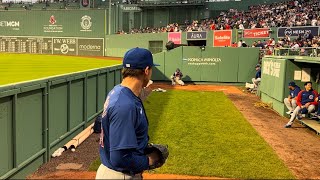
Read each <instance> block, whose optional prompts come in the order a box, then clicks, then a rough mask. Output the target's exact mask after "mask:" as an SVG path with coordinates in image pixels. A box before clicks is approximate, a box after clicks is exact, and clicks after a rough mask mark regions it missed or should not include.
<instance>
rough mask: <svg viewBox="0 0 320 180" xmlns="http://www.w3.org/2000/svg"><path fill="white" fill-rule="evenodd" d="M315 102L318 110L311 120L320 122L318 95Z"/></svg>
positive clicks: (319, 95)
mask: <svg viewBox="0 0 320 180" xmlns="http://www.w3.org/2000/svg"><path fill="white" fill-rule="evenodd" d="M316 102H317V103H318V109H317V112H316V113H315V114H314V115H313V116H312V117H311V119H315V120H320V94H318V97H317V98H316Z"/></svg>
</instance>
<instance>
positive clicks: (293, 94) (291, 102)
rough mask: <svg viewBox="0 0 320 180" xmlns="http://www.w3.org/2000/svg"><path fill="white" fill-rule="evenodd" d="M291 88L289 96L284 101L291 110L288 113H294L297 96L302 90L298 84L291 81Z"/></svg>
mask: <svg viewBox="0 0 320 180" xmlns="http://www.w3.org/2000/svg"><path fill="white" fill-rule="evenodd" d="M289 89H290V92H289V96H288V97H287V98H285V99H284V100H283V102H284V104H285V105H286V106H287V108H288V110H289V111H288V112H286V113H287V114H289V115H290V114H291V113H293V110H294V109H295V108H296V107H297V96H298V94H299V92H300V91H301V90H300V87H299V86H297V85H296V83H294V82H290V83H289Z"/></svg>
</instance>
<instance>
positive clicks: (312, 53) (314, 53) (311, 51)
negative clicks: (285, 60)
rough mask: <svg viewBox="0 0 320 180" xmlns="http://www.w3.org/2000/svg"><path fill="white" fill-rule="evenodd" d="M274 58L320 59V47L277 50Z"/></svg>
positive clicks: (274, 51) (274, 52)
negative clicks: (301, 57)
mask: <svg viewBox="0 0 320 180" xmlns="http://www.w3.org/2000/svg"><path fill="white" fill-rule="evenodd" d="M273 55H274V56H309V57H320V47H316V48H315V47H301V48H280V49H278V48H275V49H274V50H273Z"/></svg>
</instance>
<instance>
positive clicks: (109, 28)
mask: <svg viewBox="0 0 320 180" xmlns="http://www.w3.org/2000/svg"><path fill="white" fill-rule="evenodd" d="M108 12H109V17H108V19H109V23H108V24H109V26H108V34H109V35H110V34H111V0H109V10H108Z"/></svg>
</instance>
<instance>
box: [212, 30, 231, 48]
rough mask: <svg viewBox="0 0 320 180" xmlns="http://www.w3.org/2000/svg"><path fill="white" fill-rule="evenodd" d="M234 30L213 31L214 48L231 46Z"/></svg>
mask: <svg viewBox="0 0 320 180" xmlns="http://www.w3.org/2000/svg"><path fill="white" fill-rule="evenodd" d="M231 40H232V30H218V31H213V46H214V47H226V46H231Z"/></svg>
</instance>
